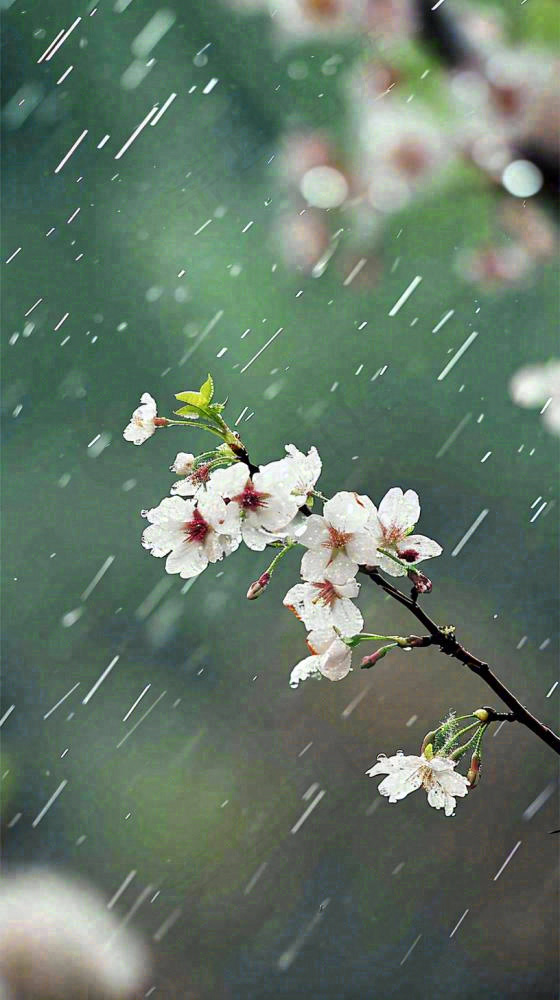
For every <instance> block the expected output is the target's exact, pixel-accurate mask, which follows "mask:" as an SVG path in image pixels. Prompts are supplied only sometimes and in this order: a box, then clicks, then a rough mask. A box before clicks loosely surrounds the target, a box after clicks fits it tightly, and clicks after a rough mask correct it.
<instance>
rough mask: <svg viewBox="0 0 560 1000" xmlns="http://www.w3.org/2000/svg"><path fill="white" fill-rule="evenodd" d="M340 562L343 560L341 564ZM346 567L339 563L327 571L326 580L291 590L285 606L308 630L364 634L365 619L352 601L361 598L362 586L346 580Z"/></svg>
mask: <svg viewBox="0 0 560 1000" xmlns="http://www.w3.org/2000/svg"><path fill="white" fill-rule="evenodd" d="M338 562H340V560H339V561H338ZM342 569H343V567H342V566H341V565H337V561H336V560H335V562H334V563H333V564H332V566H331V567H329V568H328V569H327V570H325V574H324V577H323V579H322V580H313V581H309V582H307V581H306V582H304V583H298V584H296V586H295V587H291V589H290V590H289V591H288V593H287V594H286V596H285V598H284V601H283V603H284V606H285V607H287V608H289V609H290V611H293V612H294V614H295V615H296V617H297V618H299V619H300V620H301V621H302V622H303V624H304V625H305V627H306V628H307V629H321V628H325V627H326V628H328V627H329V626H331V625H332V626H335V627H336V628H338V629H340V631H341V632H342V634H343V635H356V634H357V633H358V632H361V630H362V628H363V624H364V619H363V618H362V615H361V613H360V611H359V610H358V608H357V607H356V605H355V604H352V601H351V600H350V598H351V597H357V596H358V593H359V590H360V585H359V583H358V582H357V581H356V580H354V579H352V580H347V579H344V576H345V574H344V573H343V572H341V570H342Z"/></svg>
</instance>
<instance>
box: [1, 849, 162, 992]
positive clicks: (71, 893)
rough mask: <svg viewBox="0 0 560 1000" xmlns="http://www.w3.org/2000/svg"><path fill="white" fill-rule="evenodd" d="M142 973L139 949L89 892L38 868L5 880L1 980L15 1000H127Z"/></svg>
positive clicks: (143, 979)
mask: <svg viewBox="0 0 560 1000" xmlns="http://www.w3.org/2000/svg"><path fill="white" fill-rule="evenodd" d="M147 968H148V963H147V954H146V952H145V950H144V948H143V946H142V944H141V942H140V941H139V940H138V939H137V938H136V936H135V935H133V934H132V933H131V932H130V931H129V930H128V928H123V927H122V926H120V927H119V924H118V921H117V919H116V918H115V916H114V915H113V914H112V913H110V912H109V911H108V910H107V906H106V902H105V900H103V898H102V897H100V896H99V895H98V894H97V893H96V892H95V891H93V890H92V889H91V888H90V887H89V886H87V885H84V884H83V883H82V882H81V881H79V880H76V879H75V878H73V877H72V878H69V877H68V876H66V875H64V876H63V875H59V874H57V873H55V872H52V871H48V870H46V869H40V868H37V869H30V870H28V871H24V872H19V873H15V874H14V873H12V874H10V873H8V874H6V873H4V874H3V876H2V883H1V885H0V977H1V979H2V982H3V983H4V982H5V984H6V986H7V991H8V992H7V996H9V997H10V998H12V1000H77V998H84V997H86V996H87V997H88V1000H128V998H132V997H135V996H137V995H138V990H140V988H141V987H142V986H144V987H145V985H146V974H147ZM0 994H1V995H2V998H3V997H4V994H3V993H2V987H1V985H0Z"/></svg>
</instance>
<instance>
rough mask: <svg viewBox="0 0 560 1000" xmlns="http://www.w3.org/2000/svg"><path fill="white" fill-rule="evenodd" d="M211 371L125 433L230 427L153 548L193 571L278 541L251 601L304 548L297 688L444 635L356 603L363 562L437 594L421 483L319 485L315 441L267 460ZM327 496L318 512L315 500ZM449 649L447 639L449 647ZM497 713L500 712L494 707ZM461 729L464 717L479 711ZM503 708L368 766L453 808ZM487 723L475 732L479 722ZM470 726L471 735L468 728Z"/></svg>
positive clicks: (183, 489)
mask: <svg viewBox="0 0 560 1000" xmlns="http://www.w3.org/2000/svg"><path fill="white" fill-rule="evenodd" d="M213 395H214V383H213V381H212V378H211V376H208V378H207V380H206V382H204V384H203V385H202V386H201V387H200V389H199V390H198V391H197V392H183V393H178V394H177V397H176V398H177V399H179V400H180V401H181V402H182V403H184V404H185V405H183V406H182V407H181V408H180V409H179V410H176V411H175V413H176V416H178V417H181V418H182V419H180V420H174V419H172V418H168V417H158V416H157V407H156V403H155V401H154V400H153V399H152V397H151V396H150V395H149V394H148V393H144V395H143V396H142V400H141V405H140V406H139V407H138V408H137V409H136V410H135V411H134V413H133V416H132V420H131V422H130V423H129V424H128V426H127V427H126V429H125V431H124V437H125V439H126V440H128V441H132V442H133V443H134V444H136V445H138V444H142V443H143V442H144V441H146V440H147V439H148V438H150V437H152V435H153V434H154V433H155V431H156V429H157V428H158V427H169V426H172V425H179V426H182V427H197V428H199V429H204V430H206V431H208V432H209V433H211V434H213V435H215V436H217V437H219V438H220V439H221V442H220V444H219V445H218V446H216V447H215V448H214V449H212V450H211V451H206V452H203V453H202V454H200V455H198V456H195V455H194V454H191V453H190V452H179V453H178V454H177V456H176V458H175V461H174V462H173V464H172V466H171V471H172V472H173V473H175V474H176V475H178V476H179V479H178V480H176V481H175V483H174V484H173V485H172V486H171V491H170V492H171V495H170V496H167V497H165V498H164V499H163V500H162V501H161V502H160V503H159V504H158V506H157V507H154V508H152V509H151V510H147V511H143V515H144V517H146V518H147V519H148V521H149V522H150V523H149V525H148V527H147V528H146V529H145V530H144V533H143V535H142V544H143V546H144V548H146V549H147V550H148V551H149V552H151V554H152V555H154V556H156V557H158V558H163V557H165V560H166V562H165V568H166V570H167V572H168V573H178V574H179V575H180V576H181V577H183V578H184V579H192V578H194V577H196V576H198V575H199V574H200V573H202V572H203V570H204V569H206V567H207V566H208V565H209V563H215V562H218V561H219V560H221V559H223V558H224V556H228V555H231V553H233V552H235V550H236V549H237V548H238V547H239V546H240V545H241V543H242V542H244V543H245V545H246V546H247V547H248V548H249V549H252V550H253V551H256V552H262V551H263V550H264V549H266V548H267V547H271V548H273V549H275V551H276V554H275V556H274V558H273V559H272V562H271V563H270V565H269V566H268V567H267V568H266V569H265V570H264V571H263V572H261V573H260V575H259V576H258V578H257V579H256V580H255V582H254V583H252V584H251V586H250V587H249V589H248V592H247V597H248V598H249V600H254V599H255V598H258V597H259V596H260V595H261V594H262V593H263V592H264V590H265V589H266V588H267V586H268V584H269V582H270V579H271V576H272V574H273V572H274V570H275V567H276V565H277V563H278V562H279V560H280V559H282V558H284V556H285V555H286V554H287V553H288V552H291V551H292V550H294V549H295V548H296V547H301V548H302V549H303V550H304V552H303V555H302V559H301V564H300V577H301V581H300V582H299V583H296V584H295V585H294V586H292V587H290V589H289V590H288V592H287V594H286V595H285V597H284V601H283V604H284V606H285V607H287V608H289V610H290V611H292V612H293V613H294V614H295V615H296V617H297V618H298V619H299V620H300V621H301V622H302V624H303V625H304V627H305V629H306V630H307V633H308V634H307V646H308V648H309V652H310V654H311V655H309V656H307V657H305V658H304V659H302V660H300V662H299V663H297V664H296V666H295V667H294V668H293V670H292V672H291V676H290V685H291V687H293V688H296V687H298V685H299V684H300V683H301V682H302V681H304V680H307V679H308V678H321V677H326V678H328V679H329V680H331V681H338V680H341V679H342V678H344V677H346V676H347V674H348V673H349V672H350V670H351V669H352V650H353V648H354V647H355V646H357V645H358V644H359V643H361V642H367V641H374V642H377V643H379V642H383V643H384V645H382V646H381V647H379V648H378V649H377V650H376V651H375V652H374V653H371V654H370V655H368V656H365V657H364V658H363V659H362V662H361V666H362V668H364V669H369V668H371V667H373V666H374V665H375V664H376V663H377V662H378V661H379V660H380V659H381V658H383V657H384V656H385V655H386V654H387V653H388V652H389V651H390V650H392V649H411V648H413V647H416V646H426V645H430V644H431V643H432V642H434V641H435V640H434V637H433V633H432V634H430V635H427V636H414V635H411V636H398V635H378V634H372V633H368V632H362V629H363V626H364V619H363V617H362V613H361V611H360V610H359V608H358V607H357V606H356V604H355V603H354V601H355V599H356V598H357V597H358V595H359V591H360V584H359V583H358V581H357V579H356V577H357V575H358V573H359V572H362V573H364V574H365V575H367V576H371V577H372V578H373V579H374V580H375V581H376V582H378V583H379V582H380V580H381V582H382V583H383V586H384V588H385V589H386V590H388V592H390V593H392V594H396V595H399V598H402V599H403V601H407V602H409V603H410V604H414V603H415V602H417V601H418V598H419V596H420V595H422V594H428V593H430V591H431V589H432V583H431V581H430V580H429V579H428V577H427V576H426V575H425V574H424V573H423V572H422V571H421V570H419V569H418V565H419V563H421V562H423V561H424V560H425V559H430V558H433V557H434V556H438V555H440V553H441V551H442V549H441V546H440V545H439V544H438V543H437V542H435V541H433V539H431V538H427V537H426V536H425V535H420V534H417V533H416V524H417V522H418V519H419V517H420V503H419V500H418V495H417V493H415V492H414V490H406V492H405V491H403V490H402V489H401V488H400V487H396V486H395V487H393V488H392V489H390V490H389V491H388V492H387V493H386V494H385V496H384V497H383V499H382V500H381V502H380V503H379V505H378V506H376V505H375V504H374V503H373V501H372V500H371V499H370V497H369V496H366V495H365V494H359V493H355V492H349V491H341V492H338V493H335V495H334V496H333V497H331V498H330V499H329V498H327V497H325V496H323V495H322V493H320V492H319V491H318V490H317V488H316V487H317V482H318V479H319V476H320V474H321V468H322V463H321V459H320V457H319V454H318V452H317V449H316V448H315V447H311V448H310V449H309V451H308V452H307V454H305V453H304V452H302V451H300V450H299V449H298V448H296V446H295V445H293V444H288V445H286V447H285V451H286V454H285V456H284V457H283V458H280V459H278V460H277V461H274V462H270V463H269V464H267V465H263V466H260V467H259V466H256V465H253V463H252V462H251V461H250V459H249V455H248V453H247V449H246V448H245V445H244V444H243V442H242V441H241V439H240V437H239V435H238V433H237V432H236V431H234V430H232V429H231V428H230V427H229V426H228V425H227V423H226V422H225V420H224V419H223V417H222V410H223V409H224V406H225V403H215V402H213ZM316 500H320V501H321V502H322V504H323V507H322V513H320V514H319V513H315V512H314V511H315V501H316ZM381 573H384V574H388V575H389V576H391V577H401V576H408V578H409V579H410V581H411V582H412V585H413V586H412V592H411V597H410V598H404V595H403V594H402V593H401V592H400V591H396V590H395V589H394V587H393V585H392V584H391V585H389V584H388V583H387V582H384V581H383V578H382V577H380V574H381ZM450 634H453V636H454V627H453V626H449V627H446V628H444V627H443V626H441V627H439V631H438V637H439V640H438V641H440V642H443V643H445V641H446V637H447V636H448V635H450ZM442 648H443V646H442ZM490 713H492V714H490ZM472 718H474V719H475V721H474V722H471V723H470V724H469V725H467V726H465V727H464V728H460V721H461V720H462V719H472ZM495 718H496V713H495V712H494V711H493V710H492V709H491V710H487V709H478V710H477V711H476V712H474V713H471V714H470V715H469V716H461V717H460V718H456V717H455V716H454V715H450V716H449V717H448V718H447V719H446V720H445V721H444V722H443V723H442V724H441V725H440V726H439V727H438V728H437V729H436V730H434V731H433V732H430V733H428V734H427V735H426V737H425V738H424V741H423V743H422V746H421V748H420V756H405V755H404V754H403V753H402V752H401V751H399V753H397V754H396V755H395V756H393V757H390V758H387V757H384V756H383V757H380V759H379V760H378V763H377V764H375V765H374V766H373V767H371V768H370V770H369V771H368V772H367V774H368V775H370V776H371V777H374V776H375V775H377V774H385V775H386V777H385V779H384V780H383V781H382V782H381V784H380V786H379V791H380V793H381V794H382V795H386V796H387V797H388V798H389V802H397V801H399V800H400V799H402V798H405V796H407V795H408V794H409V792H411V791H413V790H415V789H417V788H420V787H421V786H423V787H424V788H425V789H426V791H427V792H428V803H429V804H430V805H431V806H433V807H434V808H436V809H444V811H445V815H446V816H451V815H452V814H453V810H454V808H455V800H456V797H458V796H464V795H466V793H467V790H468V789H469V788H474V787H475V785H476V784H477V782H478V779H479V774H480V760H481V743H482V738H483V735H484V732H485V730H486V728H487V726H488V725H489V724H490V722H491V721H494V720H495ZM473 729H474V730H475V732H474V733H472V730H473ZM466 733H470V735H469V736H468V738H467V740H466V742H465V743H463V744H461V740H462V738H463V735H464V734H466ZM468 752H470V753H471V766H470V768H469V771H468V774H467V776H466V777H463V776H462V775H460V774H458V773H456V771H455V767H456V764H457V762H458V761H459V760H461V758H462V757H463V756H464V755H465V754H466V753H468Z"/></svg>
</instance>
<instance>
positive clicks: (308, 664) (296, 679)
mask: <svg viewBox="0 0 560 1000" xmlns="http://www.w3.org/2000/svg"><path fill="white" fill-rule="evenodd" d="M318 664H319V657H318V656H307V657H306V658H305V660H300V662H299V663H297V664H296V666H295V667H294V669H293V670H292V672H291V674H290V687H291V688H297V686H298V684H300V683H301V681H306V680H307V679H308V678H309V677H316V678H320V677H321V671H320V670H319V666H318Z"/></svg>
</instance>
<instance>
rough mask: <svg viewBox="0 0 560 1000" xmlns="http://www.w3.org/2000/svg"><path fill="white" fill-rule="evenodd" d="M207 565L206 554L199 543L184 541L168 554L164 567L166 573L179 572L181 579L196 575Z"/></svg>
mask: <svg viewBox="0 0 560 1000" xmlns="http://www.w3.org/2000/svg"><path fill="white" fill-rule="evenodd" d="M207 565H208V556H207V555H206V554H205V552H204V551H203V548H202V546H201V545H198V544H196V543H193V542H184V543H183V545H181V546H180V547H178V548H176V549H173V551H172V552H171V553H170V554H169V555H168V557H167V560H166V563H165V569H166V571H167V572H168V573H179V575H180V576H181V577H182V578H183V580H188V579H190V578H191V577H193V576H198V575H199V573H202V571H203V570H205V569H206V567H207Z"/></svg>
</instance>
